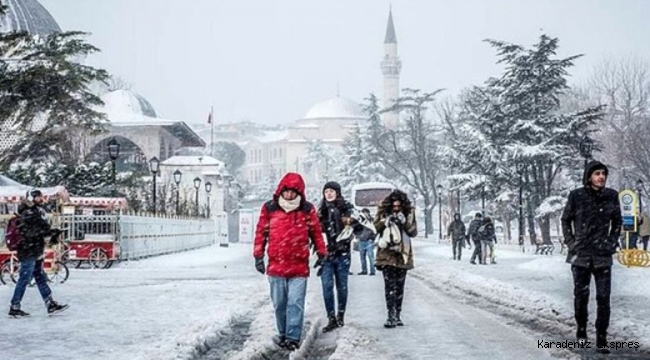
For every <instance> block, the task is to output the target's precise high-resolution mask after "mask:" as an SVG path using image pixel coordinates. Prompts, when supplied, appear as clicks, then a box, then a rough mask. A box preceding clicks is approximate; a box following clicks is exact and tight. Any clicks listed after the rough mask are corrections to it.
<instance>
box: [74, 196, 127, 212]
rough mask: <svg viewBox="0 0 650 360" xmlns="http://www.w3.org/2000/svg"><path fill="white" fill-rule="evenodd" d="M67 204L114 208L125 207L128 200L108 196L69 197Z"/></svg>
mask: <svg viewBox="0 0 650 360" xmlns="http://www.w3.org/2000/svg"><path fill="white" fill-rule="evenodd" d="M68 204H71V205H75V206H84V205H85V206H101V207H112V208H116V209H122V210H124V209H127V208H128V206H129V202H128V201H127V200H126V198H122V197H119V198H109V197H71V198H70V201H69V202H68Z"/></svg>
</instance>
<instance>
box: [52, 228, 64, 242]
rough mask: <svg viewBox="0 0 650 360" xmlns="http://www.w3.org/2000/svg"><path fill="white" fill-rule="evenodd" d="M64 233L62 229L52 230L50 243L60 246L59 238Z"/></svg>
mask: <svg viewBox="0 0 650 360" xmlns="http://www.w3.org/2000/svg"><path fill="white" fill-rule="evenodd" d="M62 233H63V230H61V229H52V230H50V243H52V244H58V243H59V236H61V234H62Z"/></svg>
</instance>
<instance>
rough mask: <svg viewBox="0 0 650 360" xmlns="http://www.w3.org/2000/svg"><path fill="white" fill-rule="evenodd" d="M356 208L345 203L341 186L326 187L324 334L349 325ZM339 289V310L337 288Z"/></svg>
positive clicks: (321, 211) (321, 213)
mask: <svg viewBox="0 0 650 360" xmlns="http://www.w3.org/2000/svg"><path fill="white" fill-rule="evenodd" d="M353 213H354V207H353V206H352V204H350V203H349V202H347V201H345V199H344V198H343V195H342V194H341V185H339V183H337V182H335V181H330V182H328V183H326V184H325V186H323V199H322V200H321V203H320V208H319V211H318V216H319V218H320V223H321V227H322V229H323V231H324V232H325V236H326V237H327V252H328V254H329V255H328V257H327V259H325V261H324V262H323V267H322V268H321V270H322V271H320V272H319V275H320V280H321V285H322V288H323V301H324V302H325V311H326V312H327V318H328V323H327V325H326V326H325V327H324V328H323V332H329V331H332V330H334V329H336V328H338V327H341V326H344V325H345V310H346V307H347V301H348V275H350V264H351V260H352V258H351V253H350V243H351V241H352V238H353V230H352V227H351V226H350V225H352V215H353ZM335 285H336V300H337V302H338V306H335V296H334V287H335Z"/></svg>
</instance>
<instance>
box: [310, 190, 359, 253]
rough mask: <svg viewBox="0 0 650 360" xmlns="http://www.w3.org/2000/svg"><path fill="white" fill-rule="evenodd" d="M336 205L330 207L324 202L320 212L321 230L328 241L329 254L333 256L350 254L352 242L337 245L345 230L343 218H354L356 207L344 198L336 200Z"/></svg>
mask: <svg viewBox="0 0 650 360" xmlns="http://www.w3.org/2000/svg"><path fill="white" fill-rule="evenodd" d="M336 205H337V206H328V205H327V204H326V203H325V202H324V201H323V202H322V203H321V206H320V209H319V211H318V218H319V220H320V225H321V229H322V230H323V232H324V233H325V238H326V239H327V252H328V253H329V254H330V255H331V256H333V255H343V254H349V253H350V241H346V242H340V243H337V242H336V238H337V237H338V236H339V235H340V234H341V232H343V229H344V228H345V225H344V224H343V221H342V218H343V217H350V216H352V213H353V211H354V206H353V205H352V204H350V203H349V202H347V201H345V200H343V199H342V198H339V199H337V200H336Z"/></svg>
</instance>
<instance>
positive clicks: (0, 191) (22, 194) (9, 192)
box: [0, 186, 70, 204]
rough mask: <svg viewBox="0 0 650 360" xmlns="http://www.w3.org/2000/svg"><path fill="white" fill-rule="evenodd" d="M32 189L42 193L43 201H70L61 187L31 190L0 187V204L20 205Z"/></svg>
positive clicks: (17, 187) (26, 187)
mask: <svg viewBox="0 0 650 360" xmlns="http://www.w3.org/2000/svg"><path fill="white" fill-rule="evenodd" d="M33 189H38V190H40V191H41V192H42V193H43V199H44V200H45V201H50V199H57V200H61V201H62V202H67V201H69V199H70V195H69V194H68V190H66V188H65V187H63V186H55V187H50V188H33V187H29V186H0V204H8V203H14V204H17V203H21V202H23V201H24V200H25V199H26V198H27V192H28V191H30V190H33Z"/></svg>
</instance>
